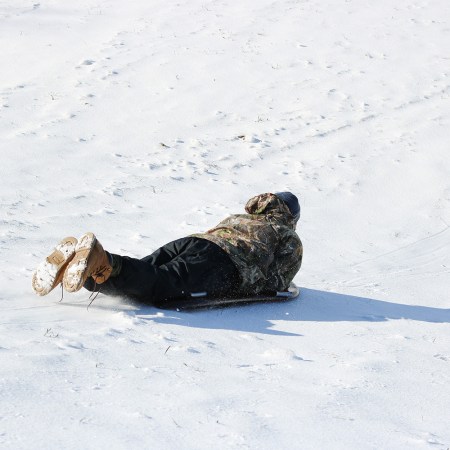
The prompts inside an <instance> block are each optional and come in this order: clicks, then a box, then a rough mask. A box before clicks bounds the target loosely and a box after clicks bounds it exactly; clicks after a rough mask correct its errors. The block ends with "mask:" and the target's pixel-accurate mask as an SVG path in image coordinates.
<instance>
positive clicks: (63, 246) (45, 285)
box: [31, 236, 78, 296]
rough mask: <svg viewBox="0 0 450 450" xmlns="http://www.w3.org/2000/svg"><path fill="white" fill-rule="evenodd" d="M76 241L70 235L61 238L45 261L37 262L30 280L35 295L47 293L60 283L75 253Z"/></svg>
mask: <svg viewBox="0 0 450 450" xmlns="http://www.w3.org/2000/svg"><path fill="white" fill-rule="evenodd" d="M77 242H78V241H77V239H76V238H74V237H71V236H69V237H66V238H64V239H62V240H61V241H60V243H59V244H58V245H57V246H56V247H55V248H54V250H53V251H52V253H50V255H48V256H47V257H46V258H45V261H43V262H42V263H41V264H39V266H38V267H37V269H36V270H35V272H34V274H33V278H32V282H31V284H32V286H33V290H34V292H36V294H37V295H41V296H42V295H47V294H48V293H49V292H50V291H51V290H52V289H54V288H55V287H56V286H58V284H59V283H61V281H62V279H63V275H64V271H65V269H66V267H67V265H68V264H69V263H70V261H71V260H72V258H73V257H74V255H75V248H76V245H77Z"/></svg>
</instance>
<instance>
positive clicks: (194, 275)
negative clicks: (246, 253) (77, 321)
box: [84, 237, 239, 303]
mask: <svg viewBox="0 0 450 450" xmlns="http://www.w3.org/2000/svg"><path fill="white" fill-rule="evenodd" d="M169 255H170V256H171V259H169ZM112 258H113V261H114V260H116V262H115V263H114V264H113V266H116V265H117V262H118V261H120V263H121V268H120V273H119V274H118V275H116V276H114V275H113V276H111V277H110V278H109V279H108V280H107V281H106V282H105V283H102V284H101V285H97V286H96V285H95V283H94V282H93V280H92V279H88V280H87V281H86V283H85V285H84V287H85V288H86V289H88V290H90V291H94V290H97V289H99V290H100V292H102V293H104V294H107V295H123V296H129V297H134V298H137V299H139V300H140V301H143V302H146V303H152V302H161V301H164V300H165V299H174V298H180V299H181V298H183V297H186V296H189V295H190V294H191V293H193V292H201V291H206V292H207V293H208V295H209V296H219V295H232V293H233V292H235V291H236V288H237V286H238V285H239V275H238V273H237V269H236V268H235V266H234V264H233V262H232V261H231V259H230V258H229V257H228V255H227V254H226V253H225V252H224V251H223V250H222V249H221V248H220V247H218V246H217V245H216V244H214V243H212V242H209V241H207V240H204V239H199V238H191V237H188V238H182V239H178V240H176V241H173V242H170V243H168V244H166V245H165V246H163V247H162V248H161V249H159V250H157V251H156V252H155V253H154V254H152V255H150V256H148V257H146V258H143V259H142V260H138V259H135V258H129V257H121V256H118V255H112ZM163 260H164V261H167V262H166V263H164V264H161V265H156V264H154V262H155V261H157V262H161V261H163Z"/></svg>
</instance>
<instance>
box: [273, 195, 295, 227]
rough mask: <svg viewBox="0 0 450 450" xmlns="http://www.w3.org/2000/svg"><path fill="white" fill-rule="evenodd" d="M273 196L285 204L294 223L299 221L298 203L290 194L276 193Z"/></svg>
mask: <svg viewBox="0 0 450 450" xmlns="http://www.w3.org/2000/svg"><path fill="white" fill-rule="evenodd" d="M275 195H276V196H277V197H278V198H279V199H280V200H283V202H284V203H286V205H287V207H288V208H289V211H290V212H291V214H292V215H293V216H294V220H295V222H298V219H300V203H299V202H298V198H297V197H296V196H295V195H294V194H293V193H292V192H276V193H275Z"/></svg>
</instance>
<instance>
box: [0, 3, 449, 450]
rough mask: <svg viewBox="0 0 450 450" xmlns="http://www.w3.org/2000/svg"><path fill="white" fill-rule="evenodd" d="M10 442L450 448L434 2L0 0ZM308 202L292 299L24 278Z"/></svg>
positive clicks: (439, 58)
mask: <svg viewBox="0 0 450 450" xmlns="http://www.w3.org/2000/svg"><path fill="white" fill-rule="evenodd" d="M0 55H1V59H0V155H1V164H0V186H1V191H0V200H1V209H0V214H1V216H0V255H1V258H0V260H1V262H0V271H1V292H0V447H1V448H2V449H108V450H113V449H357V450H361V449H362V450H364V449H395V450H398V449H438V450H442V449H444V450H445V449H448V448H449V447H450V325H449V323H450V309H449V308H450V294H449V292H450V157H449V155H450V153H449V150H450V149H449V128H450V101H449V93H450V3H449V2H448V0H397V1H391V0H378V1H369V0H346V1H344V0H258V1H251V0H241V1H232V0H189V1H188V0H178V1H167V0H166V1H163V0H134V1H130V2H125V1H123V0H122V1H119V0H79V1H76V2H67V1H62V0H59V1H58V0H41V1H39V0H33V1H28V0H0ZM280 190H291V191H293V192H294V193H296V194H297V195H298V196H299V198H300V201H301V205H302V217H301V220H300V223H299V226H298V233H299V235H300V237H301V238H302V241H303V244H304V262H303V267H302V269H301V270H300V272H299V273H298V275H297V276H296V278H295V281H296V283H297V284H298V285H300V286H301V288H302V292H301V296H300V299H299V300H298V301H294V302H287V303H281V304H261V305H252V306H246V307H239V308H238V307H234V308H226V309H220V310H208V311H201V312H177V311H173V312H171V311H163V310H159V309H157V308H154V307H149V306H142V305H137V304H132V303H130V302H129V301H127V300H126V299H112V298H108V297H106V296H103V295H99V296H98V298H97V299H96V300H95V302H94V303H93V304H92V306H91V307H90V308H89V310H87V308H86V307H87V305H88V302H89V300H88V296H89V294H88V293H87V291H84V290H83V291H80V292H78V293H76V294H72V295H71V294H66V295H65V296H64V299H63V301H62V302H59V300H60V296H61V291H60V290H59V289H56V290H55V291H53V292H51V293H50V294H49V295H48V296H47V297H38V296H36V295H35V294H34V293H33V292H32V289H31V275H32V272H33V270H34V268H35V267H36V266H37V264H39V262H40V261H41V260H42V259H43V258H45V256H46V255H47V254H48V253H49V252H50V250H51V249H52V247H53V246H54V245H55V244H56V243H57V242H58V241H59V239H61V238H62V237H65V236H70V235H74V236H76V237H78V236H80V235H81V234H83V233H84V232H85V231H93V232H94V233H96V235H97V236H98V238H99V240H100V242H101V243H102V244H103V245H104V247H105V248H106V249H107V250H110V251H111V252H115V253H120V254H126V255H130V256H135V257H143V256H145V255H147V254H150V253H151V252H152V251H154V250H156V249H157V248H158V247H159V246H160V245H162V244H164V243H166V242H169V241H171V240H173V239H176V238H178V237H182V236H186V235H189V234H191V233H194V232H198V231H205V230H207V229H208V228H210V227H212V226H214V225H216V224H217V223H218V222H219V221H220V220H221V219H222V218H224V217H225V216H227V215H228V214H231V213H240V212H243V207H244V205H245V202H246V200H247V199H248V198H250V197H252V196H253V195H255V194H258V193H263V192H274V191H275V192H276V191H280Z"/></svg>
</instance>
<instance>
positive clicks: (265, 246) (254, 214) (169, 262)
mask: <svg viewBox="0 0 450 450" xmlns="http://www.w3.org/2000/svg"><path fill="white" fill-rule="evenodd" d="M245 211H246V212H247V214H236V215H232V216H230V217H228V218H226V219H225V220H223V221H222V222H220V223H219V224H218V225H217V226H216V227H215V228H212V229H211V230H209V231H207V232H206V233H201V234H194V235H192V236H188V237H184V238H181V239H178V240H175V241H173V242H170V243H168V244H166V245H164V246H162V247H161V248H159V249H158V250H156V251H155V252H154V253H152V254H151V255H149V256H146V257H145V258H142V259H136V258H130V257H128V256H120V255H116V254H113V253H109V252H107V251H105V250H104V249H103V247H102V245H101V244H100V242H99V241H98V240H97V238H96V237H95V235H94V234H93V233H86V234H84V235H83V236H81V237H80V239H78V240H77V239H75V238H73V237H68V238H65V239H63V240H62V241H61V242H60V243H59V244H58V245H57V246H56V248H55V249H54V251H53V252H52V253H51V254H50V255H49V256H48V257H47V258H46V259H45V261H44V262H42V263H41V264H40V265H39V266H38V268H37V270H36V271H35V273H34V275H33V280H32V285H33V289H34V291H35V292H36V293H37V294H38V295H46V294H48V293H49V292H50V291H51V290H52V289H54V288H55V287H56V286H58V285H59V284H60V283H62V285H63V288H64V289H65V290H66V291H68V292H76V291H78V290H80V289H81V288H82V287H85V288H86V289H88V290H89V291H96V290H97V291H98V290H100V291H101V293H102V294H107V295H119V296H124V297H131V298H133V299H136V300H139V301H140V302H143V303H149V304H152V303H156V302H161V301H162V302H163V301H164V300H174V299H180V300H181V301H182V299H183V298H186V297H189V296H190V295H191V294H192V293H198V292H206V293H207V294H208V297H213V298H223V297H224V298H238V297H242V296H246V295H257V294H259V293H266V292H272V291H283V290H287V289H288V287H289V285H290V282H291V281H292V279H293V278H294V276H295V274H296V273H297V272H298V270H299V269H300V266H301V263H302V255H303V246H302V243H301V241H300V238H299V237H298V235H297V233H296V232H295V228H296V225H297V222H298V220H299V218H300V205H299V202H298V199H297V197H296V196H295V195H294V194H292V193H291V192H278V193H276V194H271V193H266V194H261V195H257V196H255V197H253V198H251V199H250V200H249V201H248V202H247V204H246V206H245Z"/></svg>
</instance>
